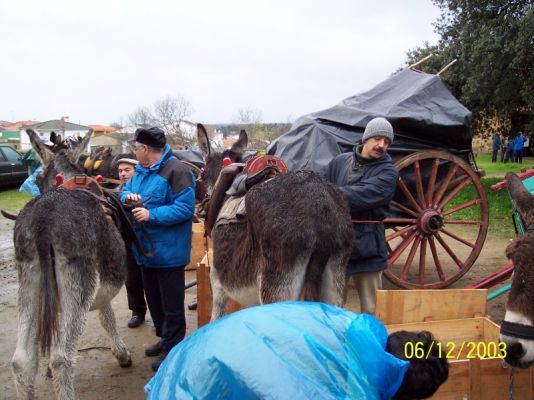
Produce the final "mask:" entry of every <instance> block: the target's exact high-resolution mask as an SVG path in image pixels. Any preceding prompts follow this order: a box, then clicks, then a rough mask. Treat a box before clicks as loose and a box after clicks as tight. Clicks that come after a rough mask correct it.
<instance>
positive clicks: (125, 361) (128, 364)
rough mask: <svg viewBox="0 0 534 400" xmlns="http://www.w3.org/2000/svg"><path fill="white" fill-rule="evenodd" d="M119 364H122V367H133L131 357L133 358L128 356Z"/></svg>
mask: <svg viewBox="0 0 534 400" xmlns="http://www.w3.org/2000/svg"><path fill="white" fill-rule="evenodd" d="M119 365H120V366H121V367H122V368H128V367H131V366H132V359H131V358H128V359H127V360H124V361H119Z"/></svg>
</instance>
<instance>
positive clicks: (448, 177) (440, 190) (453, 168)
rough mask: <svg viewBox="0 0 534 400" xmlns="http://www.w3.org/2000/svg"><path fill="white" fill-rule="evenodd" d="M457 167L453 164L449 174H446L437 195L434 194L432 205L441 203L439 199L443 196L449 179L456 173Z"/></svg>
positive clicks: (449, 181)
mask: <svg viewBox="0 0 534 400" xmlns="http://www.w3.org/2000/svg"><path fill="white" fill-rule="evenodd" d="M458 168H459V165H458V164H454V167H452V168H451V169H450V170H449V172H448V173H447V176H446V178H445V180H444V181H443V182H441V186H440V188H439V191H438V193H437V194H436V197H435V198H434V201H433V203H434V204H438V203H439V202H440V201H441V198H442V197H443V194H444V193H445V191H446V190H447V188H448V187H449V184H450V183H451V179H452V177H453V176H454V174H456V171H458Z"/></svg>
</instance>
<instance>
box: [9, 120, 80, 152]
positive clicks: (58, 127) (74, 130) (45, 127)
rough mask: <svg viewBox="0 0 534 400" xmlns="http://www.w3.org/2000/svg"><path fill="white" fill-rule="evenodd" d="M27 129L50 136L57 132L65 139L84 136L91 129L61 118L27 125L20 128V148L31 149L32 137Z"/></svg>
mask: <svg viewBox="0 0 534 400" xmlns="http://www.w3.org/2000/svg"><path fill="white" fill-rule="evenodd" d="M26 129H33V130H34V131H36V132H37V133H39V134H40V135H45V136H46V137H49V136H50V133H52V132H55V133H56V134H60V135H61V136H62V137H63V139H66V138H68V137H78V136H81V137H84V136H85V134H86V133H87V132H88V131H89V127H88V126H84V125H78V124H73V123H72V122H67V121H62V120H59V119H55V120H51V121H46V122H40V123H38V124H35V125H30V126H25V127H24V128H21V130H20V149H21V150H23V151H25V150H29V149H30V148H31V147H32V146H31V144H30V137H29V136H28V134H27V133H26Z"/></svg>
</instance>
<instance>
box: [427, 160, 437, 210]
mask: <svg viewBox="0 0 534 400" xmlns="http://www.w3.org/2000/svg"><path fill="white" fill-rule="evenodd" d="M438 167H439V158H436V159H434V162H433V163H432V172H431V173H430V179H429V181H428V191H427V192H426V193H427V195H426V197H427V204H428V206H429V207H432V196H433V195H434V188H435V187H436V178H437V176H438Z"/></svg>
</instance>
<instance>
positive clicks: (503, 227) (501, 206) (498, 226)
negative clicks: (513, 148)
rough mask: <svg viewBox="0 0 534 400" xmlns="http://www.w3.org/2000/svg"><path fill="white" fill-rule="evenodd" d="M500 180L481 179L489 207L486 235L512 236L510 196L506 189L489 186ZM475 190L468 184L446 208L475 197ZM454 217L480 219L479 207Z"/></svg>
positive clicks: (463, 211)
mask: <svg viewBox="0 0 534 400" xmlns="http://www.w3.org/2000/svg"><path fill="white" fill-rule="evenodd" d="M490 162H491V158H490ZM499 181H501V178H483V179H481V182H482V185H483V186H484V191H485V192H486V196H487V199H488V207H489V229H488V235H496V236H500V237H514V236H515V228H514V224H513V222H512V203H511V201H510V196H509V195H508V191H507V190H506V189H503V190H499V191H498V192H494V191H492V190H491V186H492V185H494V184H496V183H497V182H499ZM475 195H476V192H475V187H474V185H469V186H467V187H466V188H464V189H463V190H462V191H461V192H460V193H458V194H457V195H456V196H455V197H454V199H452V200H451V201H450V202H449V204H447V209H448V208H453V207H455V206H457V205H459V204H462V203H465V202H467V201H469V200H472V199H474V198H475ZM453 215H454V219H471V220H478V219H480V209H479V207H476V206H474V207H469V208H466V209H464V210H461V211H458V212H457V213H454V214H453Z"/></svg>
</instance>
